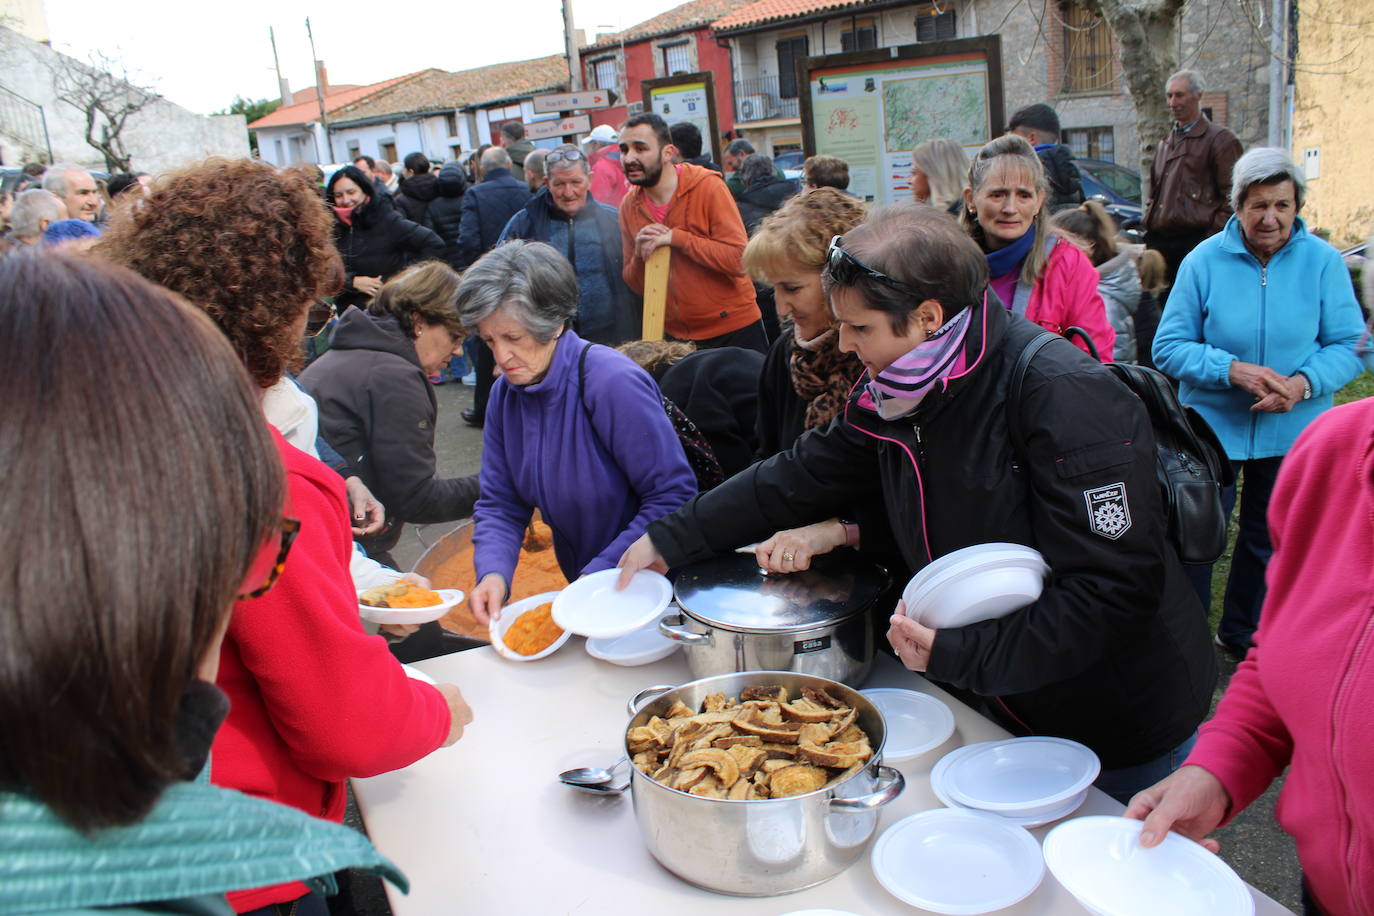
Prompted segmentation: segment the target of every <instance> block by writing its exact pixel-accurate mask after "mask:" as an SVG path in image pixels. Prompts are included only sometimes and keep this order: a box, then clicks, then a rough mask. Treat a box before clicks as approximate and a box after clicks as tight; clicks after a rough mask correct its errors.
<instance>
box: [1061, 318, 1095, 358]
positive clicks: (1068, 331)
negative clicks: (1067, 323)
mask: <svg viewBox="0 0 1374 916" xmlns="http://www.w3.org/2000/svg"><path fill="white" fill-rule="evenodd" d="M1075 337H1081V338H1083V343H1085V344H1087V347H1088V352H1089V353H1091V354H1092V358H1093V359H1095V360H1097V361H1098V362H1099V363H1100V362H1102V355H1101V354H1100V353H1098V352H1097V344H1096V343H1094V342H1093V339H1092V336H1091V335H1090V334H1088V332H1087V331H1085V330H1083V329H1082V328H1080V327H1079V326H1078V325H1073V326H1071V327H1067V328H1065V329H1064V338H1065V339H1066V340H1069V341H1072V340H1073V339H1074V338H1075Z"/></svg>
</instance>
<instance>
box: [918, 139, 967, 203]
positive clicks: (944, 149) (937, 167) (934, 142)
mask: <svg viewBox="0 0 1374 916" xmlns="http://www.w3.org/2000/svg"><path fill="white" fill-rule="evenodd" d="M911 164H912V165H913V166H915V167H916V168H918V169H920V170H921V174H923V175H925V176H926V183H927V184H929V185H930V201H929V203H930V205H931V206H932V207H935V208H936V209H941V210H943V209H944V208H946V207H948V206H949V205H950V204H952V203H953V202H954V201H956V200H962V199H963V196H964V188H966V187H968V181H967V179H968V154H967V153H965V152H964V148H963V147H962V146H960V145H959V144H958V143H955V142H954V141H953V140H950V139H948V138H946V137H935V138H934V139H931V140H926V141H924V142H922V143H919V144H917V146H916V148H915V149H914V150H912V151H911Z"/></svg>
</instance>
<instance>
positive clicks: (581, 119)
mask: <svg viewBox="0 0 1374 916" xmlns="http://www.w3.org/2000/svg"><path fill="white" fill-rule="evenodd" d="M591 129H592V116H591V115H573V116H572V117H570V118H560V119H559V120H557V121H535V122H533V123H531V124H526V125H525V138H526V139H527V140H548V139H550V138H552V137H561V136H563V135H564V134H585V133H588V132H590V131H591Z"/></svg>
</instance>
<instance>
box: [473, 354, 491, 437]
mask: <svg viewBox="0 0 1374 916" xmlns="http://www.w3.org/2000/svg"><path fill="white" fill-rule="evenodd" d="M474 371H476V373H477V387H476V388H475V389H473V392H472V412H473V413H475V414H476V415H477V417H478V419H480V420H486V417H487V398H488V397H490V396H491V386H492V383H493V382H495V381H496V378H495V376H496V357H495V356H494V355H492V352H491V347H488V346H487V345H486V343H485V342H484V341H482V339H481V338H478V340H477V365H476V368H475V370H474Z"/></svg>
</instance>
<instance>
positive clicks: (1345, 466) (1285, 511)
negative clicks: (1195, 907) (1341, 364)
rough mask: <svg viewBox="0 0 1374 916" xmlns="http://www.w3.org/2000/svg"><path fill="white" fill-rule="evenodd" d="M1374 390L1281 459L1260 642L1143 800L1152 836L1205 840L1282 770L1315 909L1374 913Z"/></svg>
mask: <svg viewBox="0 0 1374 916" xmlns="http://www.w3.org/2000/svg"><path fill="white" fill-rule="evenodd" d="M1372 520H1374V398H1366V399H1365V400H1363V401H1359V402H1357V403H1354V404H1348V405H1346V406H1344V407H1337V408H1334V409H1332V410H1330V411H1328V412H1327V413H1325V414H1322V415H1321V416H1320V417H1318V418H1317V419H1316V420H1314V421H1313V422H1312V425H1311V426H1309V427H1308V428H1307V429H1306V430H1305V431H1304V432H1303V434H1302V435H1301V436H1300V437H1299V438H1298V441H1297V443H1296V444H1295V445H1294V446H1293V449H1292V451H1290V452H1289V453H1288V456H1287V457H1286V458H1284V460H1283V469H1282V470H1281V471H1280V472H1279V478H1278V481H1277V482H1276V483H1275V484H1274V493H1273V496H1272V497H1271V498H1270V502H1269V530H1270V533H1271V535H1272V537H1273V541H1274V556H1273V557H1272V558H1271V559H1270V561H1269V572H1268V576H1267V579H1268V583H1269V593H1268V595H1267V596H1266V597H1265V601H1264V611H1263V613H1262V614H1261V615H1260V626H1259V630H1258V631H1257V632H1256V633H1255V640H1254V647H1253V648H1251V649H1250V653H1249V655H1247V656H1246V658H1245V661H1244V662H1242V663H1241V665H1240V667H1239V668H1238V669H1236V674H1235V676H1234V677H1232V678H1231V683H1230V684H1229V685H1228V686H1227V688H1226V695H1225V696H1223V697H1222V698H1221V703H1220V705H1218V706H1217V713H1216V715H1215V716H1214V717H1213V718H1212V720H1211V721H1210V722H1207V723H1206V724H1205V725H1203V726H1202V729H1201V734H1200V736H1199V738H1198V743H1197V746H1196V747H1195V748H1194V749H1193V751H1192V753H1191V754H1189V755H1188V759H1187V761H1186V762H1185V763H1184V765H1183V766H1182V767H1181V768H1180V769H1179V770H1177V771H1176V772H1175V773H1173V774H1172V775H1171V776H1169V777H1168V778H1167V779H1164V780H1162V781H1161V782H1159V783H1157V784H1156V785H1154V786H1152V787H1151V788H1149V789H1146V790H1145V791H1144V792H1141V793H1140V794H1139V795H1137V796H1136V797H1135V798H1134V799H1132V800H1131V806H1130V807H1129V808H1127V809H1126V816H1127V817H1137V818H1144V819H1145V825H1144V828H1143V830H1142V832H1141V837H1140V840H1141V844H1142V845H1144V846H1154V845H1156V844H1158V843H1159V842H1160V841H1161V840H1163V839H1164V834H1165V833H1166V832H1167V831H1169V830H1170V829H1174V830H1177V831H1178V832H1179V833H1182V834H1183V835H1184V836H1188V837H1191V838H1192V839H1195V840H1199V841H1201V842H1202V843H1203V844H1204V845H1206V846H1208V847H1209V848H1211V849H1212V851H1214V852H1215V851H1216V850H1217V848H1218V844H1217V842H1216V841H1215V840H1203V839H1202V838H1203V837H1204V836H1205V835H1206V834H1207V833H1209V832H1210V831H1212V830H1213V829H1214V828H1216V827H1218V826H1220V825H1222V824H1223V823H1225V822H1227V821H1229V820H1230V819H1231V818H1233V817H1235V816H1236V815H1237V814H1239V813H1240V812H1241V811H1242V810H1243V809H1244V808H1245V806H1246V805H1248V804H1250V803H1251V802H1252V801H1254V800H1255V799H1256V798H1258V797H1259V796H1260V795H1261V794H1263V793H1264V790H1265V789H1267V788H1268V787H1269V784H1270V783H1271V782H1273V781H1274V780H1275V779H1276V778H1278V776H1279V775H1280V774H1281V773H1283V771H1284V769H1285V768H1287V770H1288V778H1287V779H1286V780H1285V781H1284V784H1283V791H1282V792H1281V793H1280V794H1279V804H1278V808H1277V810H1276V814H1277V816H1278V819H1279V823H1280V824H1281V825H1282V827H1283V829H1284V830H1286V831H1288V832H1289V833H1291V834H1292V835H1293V838H1294V839H1295V840H1297V845H1298V859H1299V860H1300V861H1301V862H1302V870H1303V885H1304V886H1303V892H1304V897H1305V898H1306V906H1307V912H1308V913H1309V914H1310V913H1316V914H1323V913H1330V914H1338V913H1374V751H1371V744H1370V741H1369V735H1370V734H1371V733H1372V732H1374V654H1371V651H1370V649H1371V646H1372V645H1374V521H1372Z"/></svg>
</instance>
